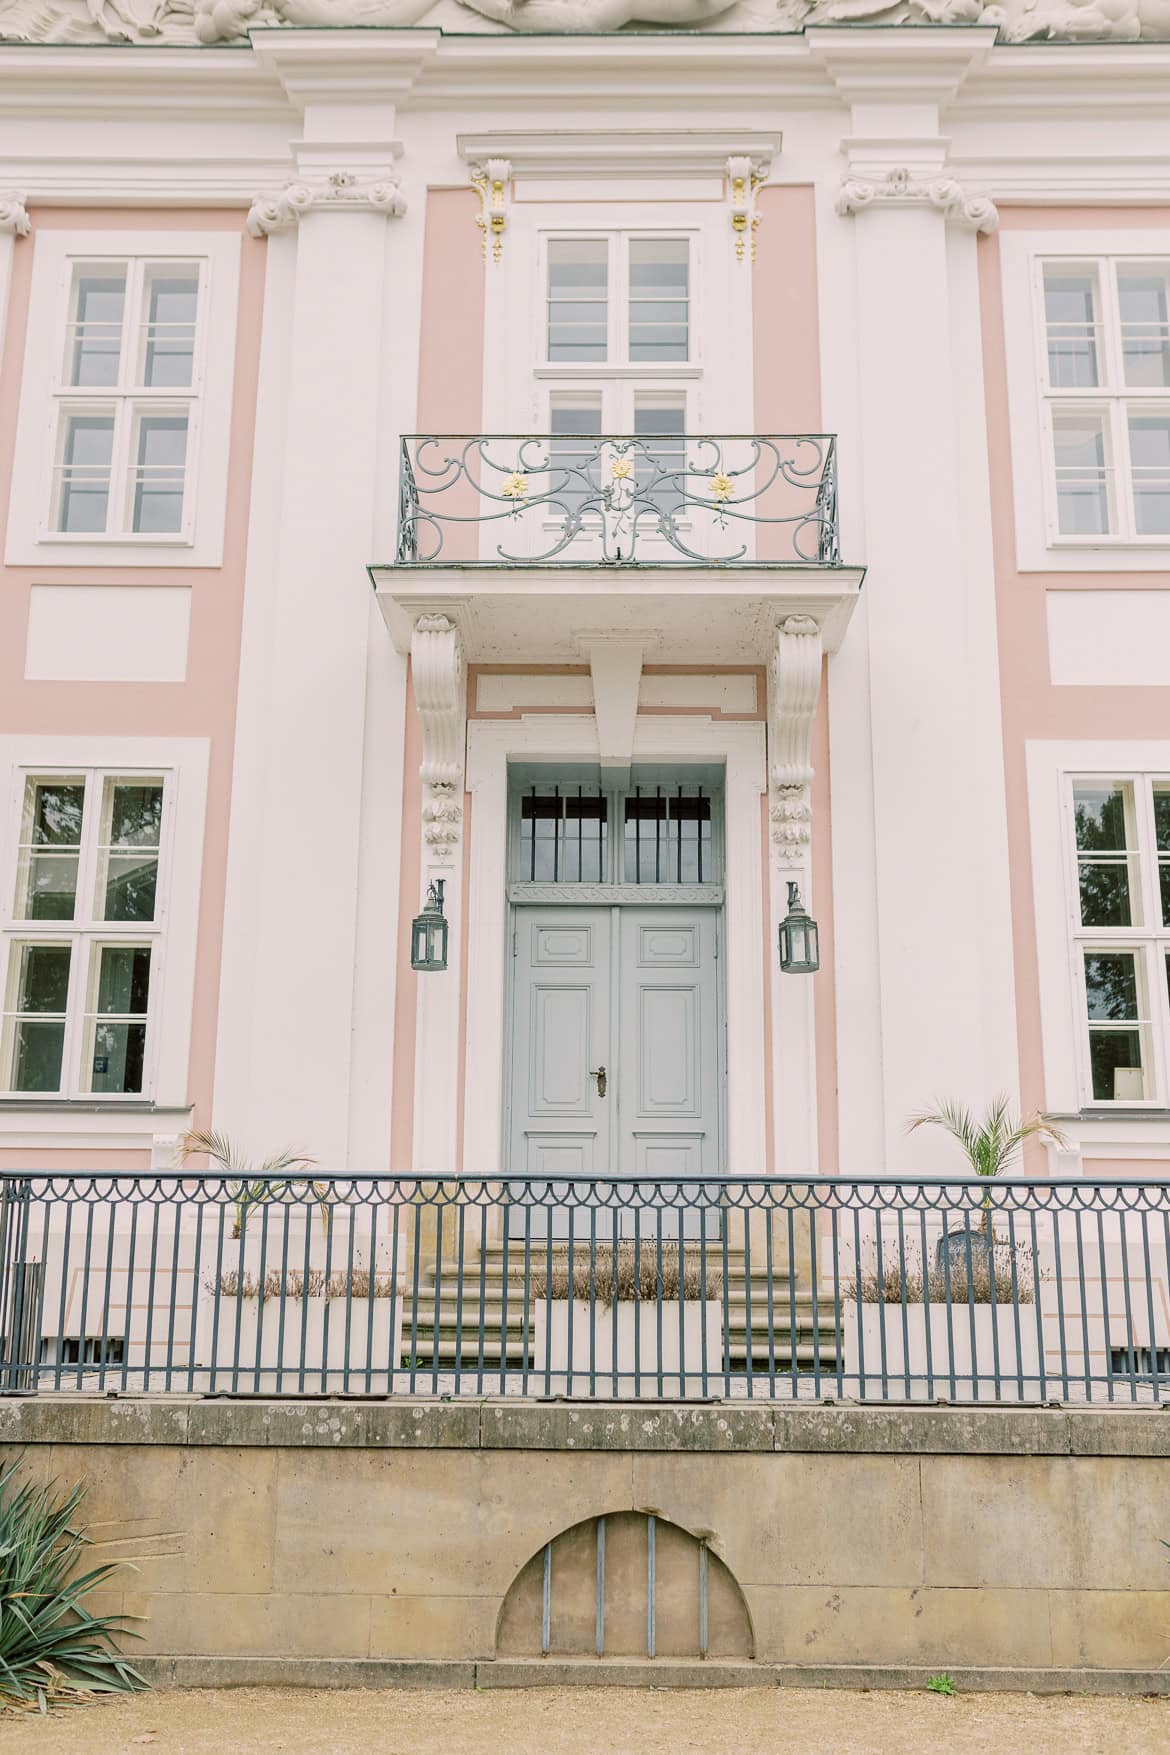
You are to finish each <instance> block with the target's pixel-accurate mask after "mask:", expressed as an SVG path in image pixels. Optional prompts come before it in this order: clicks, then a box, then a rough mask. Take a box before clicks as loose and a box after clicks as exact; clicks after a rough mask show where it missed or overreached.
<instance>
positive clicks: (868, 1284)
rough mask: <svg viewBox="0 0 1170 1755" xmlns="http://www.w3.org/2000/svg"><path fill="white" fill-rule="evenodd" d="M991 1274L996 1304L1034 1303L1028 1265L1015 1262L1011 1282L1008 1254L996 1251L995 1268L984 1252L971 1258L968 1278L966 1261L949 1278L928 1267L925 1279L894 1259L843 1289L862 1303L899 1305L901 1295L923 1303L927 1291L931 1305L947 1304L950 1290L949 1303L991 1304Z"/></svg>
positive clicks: (908, 1301) (939, 1269)
mask: <svg viewBox="0 0 1170 1755" xmlns="http://www.w3.org/2000/svg"><path fill="white" fill-rule="evenodd" d="M993 1275H994V1285H995V1302H996V1304H997V1305H998V1304H1005V1305H1010V1304H1011V1303H1012V1301H1013V1297H1014V1298H1015V1300H1016V1301H1017V1302H1018V1303H1020V1304H1031V1303H1032V1302H1033V1298H1034V1293H1033V1288H1032V1273H1031V1268H1030V1266H1029V1267H1026V1268H1022V1267H1020V1266H1019V1265H1018V1264H1017V1267H1016V1271H1015V1276H1014V1281H1013V1275H1012V1264H1011V1260H1010V1257H1009V1259H1007V1260H1005V1259H1003V1258H1002V1256H1001V1252H999V1251H997V1252H996V1260H995V1263H994V1267H993V1264H992V1262H991V1261H990V1260H989V1259H988V1258H987V1256H986V1255H984V1256H982V1259H979V1258H976V1259H975V1260H974V1261H972V1263H971V1274H970V1279H968V1275H967V1268H966V1263H962V1264H960V1265H959V1266H958V1267H955V1266H952V1267H951V1271H950V1275H949V1277H948V1275H947V1274H946V1272H945V1271H944V1270H943V1269H942V1268H941V1267H935V1268H931V1270H930V1272H929V1273H928V1274H927V1275H926V1278H925V1281H924V1279H923V1276H922V1275H921V1274H920V1273H915V1272H913V1271H912V1270H909V1271H908V1270H904V1269H903V1268H902V1267H901V1266H900V1265H899V1264H898V1263H897V1262H894V1263H892V1264H891V1265H890V1266H889V1267H887V1268H885V1269H884V1270H883V1272H882V1274H881V1277H880V1278H879V1277H878V1275H877V1274H876V1273H869V1274H862V1276H861V1279H860V1281H854V1282H853V1284H852V1285H851V1286H849V1287H847V1288H846V1289H845V1296H846V1297H847V1298H858V1297H860V1300H861V1302H862V1303H863V1304H901V1302H902V1299H903V1296H904V1297H905V1300H906V1303H907V1304H923V1303H925V1302H926V1298H927V1295H928V1294H929V1297H930V1302H931V1303H932V1304H946V1302H947V1294H948V1290H949V1293H950V1303H951V1305H952V1306H955V1305H962V1304H968V1303H970V1304H990V1303H991V1289H992V1283H993Z"/></svg>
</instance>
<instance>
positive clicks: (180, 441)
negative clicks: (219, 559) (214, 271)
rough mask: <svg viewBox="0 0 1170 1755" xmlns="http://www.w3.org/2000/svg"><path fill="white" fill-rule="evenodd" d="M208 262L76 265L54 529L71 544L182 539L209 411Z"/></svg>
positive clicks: (60, 383)
mask: <svg viewBox="0 0 1170 1755" xmlns="http://www.w3.org/2000/svg"><path fill="white" fill-rule="evenodd" d="M201 277H202V270H201V264H200V263H199V262H197V261H192V262H175V261H169V260H168V261H165V262H151V261H149V260H143V259H131V260H126V259H122V260H118V261H93V262H79V263H76V264H75V265H74V268H73V275H72V285H71V290H70V302H69V317H68V322H67V324H66V331H65V336H64V346H63V348H62V357H61V361H60V371H59V376H58V378H57V382H56V385H55V391H54V396H55V400H56V403H57V419H56V447H55V449H56V458H55V466H54V482H53V490H52V509H51V514H50V522H51V525H52V528H53V530H55V531H56V532H58V533H59V534H61V535H66V536H80V535H85V536H95V535H96V536H126V535H136V536H146V535H150V536H179V535H182V534H183V532H184V531H185V529H186V528H187V526H188V524H189V522H190V520H189V518H188V517H187V474H188V458H189V453H190V450H191V440H192V433H193V427H194V424H195V420H196V417H197V409H198V402H199V392H200V383H199V373H198V369H197V363H198V344H199V341H200V329H201V322H200V317H201V303H202V301H201V297H200V282H201Z"/></svg>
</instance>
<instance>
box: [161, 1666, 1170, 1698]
mask: <svg viewBox="0 0 1170 1755" xmlns="http://www.w3.org/2000/svg"><path fill="white" fill-rule="evenodd" d="M134 1663H135V1666H136V1668H138V1669H140V1670H141V1671H142V1673H143V1675H144V1676H145V1677H146V1679H147V1681H149V1682H150V1683H151V1684H152V1686H154V1687H155V1688H565V1687H573V1686H578V1687H584V1688H860V1689H865V1690H870V1689H874V1688H913V1689H916V1690H921V1689H923V1688H925V1686H926V1684H927V1681H928V1680H929V1678H930V1677H931V1675H933V1674H934V1673H935V1672H934V1670H932V1669H931V1668H930V1667H929V1666H919V1665H914V1664H768V1663H754V1662H745V1663H727V1662H723V1661H721V1660H719V1659H713V1660H710V1661H708V1662H702V1661H701V1660H699V1659H695V1660H694V1661H693V1662H689V1663H688V1662H685V1661H680V1660H679V1659H677V1658H663V1659H646V1658H601V1659H598V1658H487V1659H485V1658H479V1659H456V1660H453V1661H451V1662H448V1663H443V1662H437V1661H427V1660H425V1659H394V1658H304V1657H235V1658H223V1657H145V1658H140V1657H135V1659H134ZM947 1673H948V1675H949V1676H950V1677H951V1679H952V1680H953V1681H954V1684H955V1686H956V1688H957V1689H958V1690H959V1691H960V1693H976V1692H979V1693H986V1692H989V1691H991V1692H996V1693H1015V1694H1021V1693H1028V1694H1138V1695H1151V1694H1158V1695H1165V1696H1168V1697H1170V1672H1168V1671H1166V1670H1088V1669H1076V1670H1059V1669H1050V1670H1037V1669H1031V1670H1029V1669H998V1668H995V1669H993V1668H976V1667H964V1668H956V1667H955V1666H954V1665H953V1664H952V1665H950V1666H949V1668H948V1671H947Z"/></svg>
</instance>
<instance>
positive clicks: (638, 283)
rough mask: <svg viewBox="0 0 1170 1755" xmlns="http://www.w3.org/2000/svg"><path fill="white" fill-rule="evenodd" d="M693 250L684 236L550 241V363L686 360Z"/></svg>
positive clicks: (613, 235) (666, 363)
mask: <svg viewBox="0 0 1170 1755" xmlns="http://www.w3.org/2000/svg"><path fill="white" fill-rule="evenodd" d="M690 255H691V250H690V242H689V240H688V239H687V238H677V237H658V236H654V237H638V236H633V235H629V234H626V233H610V234H605V235H600V236H590V237H553V238H550V239H549V241H548V287H547V300H546V309H547V316H546V338H545V351H546V358H547V360H548V363H549V364H550V365H592V366H598V367H605V366H627V365H634V366H636V365H657V366H669V365H673V364H678V363H680V362H681V363H685V362H686V361H687V360H689V359H690V357H691V342H690V337H691V260H690Z"/></svg>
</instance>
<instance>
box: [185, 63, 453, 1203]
mask: <svg viewBox="0 0 1170 1755" xmlns="http://www.w3.org/2000/svg"><path fill="white" fill-rule="evenodd" d="M359 36H360V40H358V39H357V38H355V39H352V40H351V39H349V38H347V37H341V36H339V35H338V34H337V33H330V38H329V42H328V44H327V45H326V46H322V44H321V41H320V39H319V38H318V39H317V40H316V41H313V40H312V37H311V36H302V35H301V33H299V32H290V33H287V35H286V34H285V33H272V34H271V35H270V36H269V37H268V38H267V39H266V40H265V41H264V43H263V44H262V45H258V46H257V53H258V54H260V56H261V58H262V59H265V60H266V61H269V62H270V63H271V64H272V66H273V67H274V69H275V71H276V72H277V73H278V74H279V76H280V78H281V80H282V81H283V83H284V84H285V87H286V90H287V92H288V94H289V96H290V97H291V98H292V99H293V100H294V101H295V102H296V103H297V104H298V105H299V106H300V107H301V109H302V112H303V129H302V132H303V137H302V138H301V139H300V140H299V141H297V142H294V154H295V169H294V176H293V177H292V178H291V179H289V181H288V183H287V184H286V185H285V186H284V187H283V188H280V189H277V190H275V191H268V192H264V193H263V195H262V197H261V198H258V200H257V202H256V203H255V204H254V206H253V209H252V213H251V215H250V225H251V229H252V231H253V234H254V235H257V236H266V237H268V238H269V244H268V248H269V249H270V250H271V251H273V252H274V253H279V252H285V251H290V252H295V268H294V269H293V278H292V284H291V290H290V292H289V295H288V312H287V339H286V351H285V357H284V360H283V362H281V364H282V366H283V369H284V371H285V373H286V374H287V382H286V384H285V387H284V393H283V397H282V399H281V404H282V405H281V407H280V411H279V413H280V421H279V431H278V432H277V433H275V434H274V433H273V432H272V430H271V427H270V426H269V427H268V428H267V430H266V436H267V440H268V443H269V444H271V445H274V446H275V447H276V448H277V449H278V451H279V455H280V463H279V470H278V471H272V473H273V474H276V473H278V475H279V480H278V481H276V482H274V483H273V486H272V489H271V493H270V500H269V505H268V513H269V517H270V519H271V520H272V523H273V524H274V525H275V530H274V531H273V530H272V526H271V525H270V527H269V532H268V534H267V538H265V534H264V533H263V532H261V531H258V530H257V528H256V520H255V519H254V521H253V531H252V536H253V540H254V541H256V540H258V541H259V553H260V555H261V556H262V557H263V566H264V569H265V574H266V576H265V577H263V578H257V577H254V576H250V578H249V583H248V592H249V599H250V601H249V603H248V604H247V605H246V609H245V621H246V624H247V621H248V617H249V614H250V613H251V611H252V608H253V604H255V605H256V606H257V608H258V609H259V611H260V613H259V614H258V615H257V616H256V617H254V618H253V619H254V620H255V621H256V623H257V625H256V626H255V627H254V628H253V630H252V631H253V635H254V637H255V639H254V644H253V648H252V651H251V654H250V662H249V640H248V632H247V626H246V631H245V645H244V654H245V666H244V672H243V674H242V676H241V729H240V739H239V747H238V750H237V785H239V784H240V783H241V782H244V781H245V780H246V783H247V800H245V799H244V798H243V797H241V796H237V800H236V819H237V821H236V823H234V824H233V834H234V832H235V829H236V828H237V827H238V826H239V818H240V814H241V812H242V811H243V810H244V809H245V808H246V807H250V809H251V811H252V812H254V813H255V815H254V818H253V820H252V821H250V822H249V823H248V824H247V825H246V827H245V831H244V840H243V841H242V842H241V843H240V845H239V856H237V850H236V849H235V848H233V856H232V859H231V862H230V867H229V894H228V908H227V925H226V938H227V942H228V944H229V945H230V946H234V949H235V951H236V954H237V956H238V957H239V959H240V966H237V967H236V968H234V969H232V970H225V988H224V993H225V1000H224V1004H223V1006H222V1007H221V1023H222V1025H223V1029H222V1031H221V1055H222V1054H223V1053H224V1050H225V1047H227V1045H228V1043H229V1041H232V1040H233V1039H234V1047H235V1049H236V1052H237V1054H238V1056H239V1065H240V1067H242V1068H243V1069H244V1070H243V1072H242V1073H240V1074H237V1073H236V1072H235V1071H234V1069H233V1068H232V1067H230V1066H227V1067H224V1068H223V1070H222V1072H221V1075H220V1077H219V1079H218V1080H217V1109H218V1106H219V1098H220V1093H221V1091H222V1092H223V1094H224V1097H225V1101H227V1107H228V1114H227V1115H225V1116H223V1117H222V1118H221V1117H220V1116H219V1115H217V1120H218V1121H220V1122H221V1125H222V1124H227V1123H228V1122H230V1125H231V1126H232V1127H233V1128H234V1129H235V1130H236V1131H237V1132H238V1133H239V1134H240V1135H241V1136H242V1138H243V1141H244V1143H245V1144H246V1146H247V1148H248V1149H249V1150H251V1151H269V1150H273V1149H276V1148H277V1147H279V1146H281V1145H285V1144H289V1145H292V1146H294V1147H297V1148H299V1149H302V1150H305V1151H308V1152H311V1153H312V1154H314V1155H315V1156H316V1157H317V1158H318V1159H319V1160H320V1161H321V1163H322V1164H323V1165H324V1166H326V1167H328V1168H330V1169H341V1168H344V1167H346V1166H347V1165H348V1166H350V1167H359V1164H358V1158H356V1157H355V1155H354V1154H355V1152H357V1153H359V1154H360V1159H361V1161H360V1167H361V1168H373V1169H378V1168H382V1167H384V1165H383V1164H380V1163H379V1162H377V1161H374V1162H370V1159H369V1154H370V1153H373V1154H375V1156H377V1155H379V1154H380V1145H381V1142H384V1140H385V1137H386V1129H387V1127H388V1114H389V1090H390V1058H389V1048H390V1041H391V1025H390V1022H389V1020H390V1019H392V1014H393V985H394V974H395V969H396V952H397V950H398V949H399V947H395V946H393V945H392V944H391V942H390V937H388V936H387V933H385V932H383V933H381V934H380V935H378V937H377V938H376V939H375V940H374V941H373V942H367V940H366V939H365V938H364V937H361V936H359V922H362V921H364V920H366V919H368V915H369V905H368V904H369V899H368V897H365V896H364V895H363V886H365V887H366V888H368V887H369V886H370V884H371V883H372V882H376V881H377V880H378V879H379V877H384V876H385V874H386V872H387V871H388V870H390V869H391V868H394V869H396V867H397V860H398V827H397V822H396V821H394V820H391V818H390V817H388V815H387V810H386V809H385V808H383V807H384V805H385V801H384V800H381V799H379V798H378V797H376V796H374V793H375V791H376V788H377V783H380V784H382V785H383V786H389V779H390V769H389V768H388V767H387V766H386V765H385V764H381V765H378V764H374V765H373V767H371V765H370V763H369V762H368V761H367V759H366V740H367V737H368V736H369V735H370V734H371V732H374V733H376V734H377V735H381V736H383V737H385V738H387V739H388V740H390V741H392V742H393V743H394V744H395V746H396V749H395V756H396V762H397V767H398V769H399V771H400V769H401V742H400V739H401V724H402V720H401V709H402V700H403V695H402V687H403V680H402V673H403V666H402V663H401V660H399V659H397V657H396V655H386V662H383V661H382V657H383V655H380V654H379V652H378V651H377V649H376V646H375V643H376V642H379V641H380V640H381V639H382V630H381V628H380V627H379V626H378V621H377V618H376V617H375V618H373V619H372V618H371V602H370V599H371V591H370V585H369V578H368V574H367V571H366V569H367V567H368V565H369V563H370V562H371V560H373V559H374V558H375V553H376V544H375V538H376V534H380V532H381V531H382V530H383V529H384V522H383V520H382V518H381V516H380V514H381V512H382V509H383V502H384V501H392V500H393V493H394V489H393V478H392V477H391V478H387V479H384V478H383V471H382V469H381V467H380V452H379V419H380V416H381V415H382V414H383V411H384V407H385V397H384V392H383V384H382V378H383V347H384V341H385V334H386V308H387V301H388V300H389V299H392V298H393V296H394V288H395V287H396V286H400V285H402V284H404V283H406V284H410V282H411V281H412V280H414V279H417V278H418V277H419V276H420V274H421V247H422V228H421V225H419V226H417V227H411V228H409V229H407V228H403V235H402V241H401V246H400V244H399V238H398V236H397V228H399V227H401V226H402V224H403V222H402V218H401V216H402V213H403V211H404V207H405V200H404V197H403V194H402V190H401V185H400V181H399V174H398V171H397V168H396V159H397V156H398V152H399V148H398V147H397V145H396V143H395V142H394V140H393V138H392V133H393V124H394V110H393V96H394V87H395V80H396V77H397V71H398V70H397V64H396V61H395V45H394V44H393V43H390V42H388V41H387V42H384V43H379V44H376V45H375V44H371V43H370V41H369V39H368V37H367V36H366V35H365V34H364V33H359ZM274 38H275V40H274ZM398 53H399V55H400V56H402V55H404V56H406V60H407V64H408V68H407V70H408V72H409V69H410V68H413V67H416V66H417V56H416V55H413V54H412V53H411V52H410V50H409V45H407V46H406V48H405V49H403V48H401V47H400V48H399V51H398ZM399 83H402V81H401V80H399ZM275 261H276V263H279V261H280V255H279V254H277V255H276V258H275ZM261 443H262V440H261V439H259V438H258V447H259V445H260V444H261ZM258 462H259V464H260V466H261V471H262V474H263V471H264V469H265V458H264V457H263V455H261V456H259V457H258ZM268 467H269V468H271V465H269V466H268ZM261 623H262V624H263V625H262V627H261V625H260V624H261ZM387 644H388V643H387ZM379 689H385V690H386V691H387V694H386V699H385V701H381V700H379V701H371V699H370V692H371V691H372V690H379ZM396 706H397V712H396V711H395V708H396ZM395 797H397V794H395ZM371 815H372V816H373V822H372V824H368V823H367V821H366V819H367V818H369V817H371ZM397 815H398V816H399V817H400V811H399V812H398V813H397ZM382 900H383V904H384V905H385V906H386V907H387V909H388V913H389V916H390V918H391V919H393V917H394V908H393V897H392V896H391V897H390V898H389V899H387V898H386V896H385V894H383V897H382ZM245 921H246V922H247V925H248V930H247V931H243V930H241V925H242V923H243V922H245ZM368 955H373V956H374V957H375V959H376V963H377V968H376V971H375V973H376V975H377V978H378V981H379V983H380V985H381V987H382V992H381V997H380V1006H379V1009H378V1013H377V1017H378V1018H381V1019H382V1021H383V1024H384V1026H385V1027H384V1028H380V1029H376V1030H374V1032H373V1035H372V1036H371V1038H370V1039H371V1041H372V1040H373V1039H374V1038H375V1037H376V1038H377V1041H378V1043H379V1048H380V1052H383V1053H384V1054H385V1060H384V1064H383V1066H382V1091H381V1097H380V1109H381V1113H382V1116H383V1117H384V1119H383V1120H381V1121H379V1122H377V1123H375V1122H373V1121H372V1119H371V1118H372V1117H373V1116H374V1113H375V1109H376V1108H377V1107H378V1106H379V1099H378V1094H377V1092H376V1091H375V1090H374V1088H373V1085H374V1084H375V1083H376V1073H375V1071H374V1068H373V1066H372V1064H371V1056H370V1054H369V1052H368V1051H367V1050H368V1048H369V1043H368V1042H366V1041H365V1035H369V1034H370V1026H371V1021H373V1022H374V1023H376V1022H377V1019H376V1018H374V1014H373V1011H372V1008H371V1004H370V992H369V986H370V982H369V979H368V978H367V977H366V975H365V974H363V973H362V972H359V970H358V964H359V960H363V961H364V960H365V959H366V958H367V956H368ZM229 998H230V999H232V1000H234V1002H235V1004H236V1005H237V1006H238V1007H239V1008H240V1009H241V1011H242V1012H244V1013H246V1014H247V1022H246V1028H244V1029H240V1028H239V1027H238V1021H237V1017H236V1015H235V1014H234V1013H232V1012H230V1011H229V1009H228V1000H229ZM359 1030H360V1031H362V1032H364V1033H365V1034H364V1035H362V1036H359V1034H358V1032H359Z"/></svg>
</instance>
